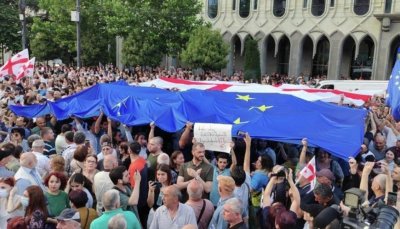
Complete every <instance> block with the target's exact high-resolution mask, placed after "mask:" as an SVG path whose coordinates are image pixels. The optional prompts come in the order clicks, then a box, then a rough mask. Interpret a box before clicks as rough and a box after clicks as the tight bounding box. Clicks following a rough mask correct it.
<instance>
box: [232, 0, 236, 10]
mask: <svg viewBox="0 0 400 229" xmlns="http://www.w3.org/2000/svg"><path fill="white" fill-rule="evenodd" d="M232 10H236V0H232Z"/></svg>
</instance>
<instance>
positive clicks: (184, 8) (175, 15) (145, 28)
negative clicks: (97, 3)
mask: <svg viewBox="0 0 400 229" xmlns="http://www.w3.org/2000/svg"><path fill="white" fill-rule="evenodd" d="M105 4H106V5H107V6H108V9H110V10H109V12H108V14H107V16H106V17H105V18H106V21H107V26H108V30H109V32H110V33H111V34H113V35H118V36H121V37H123V38H124V45H123V51H122V52H123V60H124V62H125V64H128V65H136V64H140V65H152V66H156V65H159V63H160V60H161V57H162V55H163V54H168V55H171V56H174V57H176V56H179V53H180V52H181V51H182V49H183V48H184V46H185V44H186V43H187V41H188V39H189V36H190V34H191V33H192V31H193V30H194V29H195V28H197V27H198V26H199V25H201V24H202V23H203V22H202V20H201V19H199V17H197V15H198V14H199V13H200V10H201V4H200V1H198V0H136V1H134V0H128V1H126V0H108V1H106V3H105Z"/></svg>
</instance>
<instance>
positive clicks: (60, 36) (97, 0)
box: [32, 0, 115, 65]
mask: <svg viewBox="0 0 400 229" xmlns="http://www.w3.org/2000/svg"><path fill="white" fill-rule="evenodd" d="M101 2H102V1H101V0H85V1H81V14H80V18H81V58H82V63H83V65H97V64H98V63H99V62H103V63H106V62H107V61H108V57H109V54H108V53H107V52H108V50H109V44H112V43H115V38H114V37H113V36H111V35H110V34H109V32H108V30H107V24H106V21H105V14H106V13H107V11H108V10H107V9H106V8H105V5H103V4H101ZM75 4H76V2H75V1H74V0H65V1H59V0H39V7H40V8H41V9H43V10H45V11H46V12H47V14H46V16H45V17H42V18H35V20H34V23H33V26H32V44H34V46H32V52H33V54H34V55H35V56H36V57H38V59H39V60H47V59H54V58H55V57H56V56H55V55H58V57H59V58H61V59H62V60H63V62H65V63H69V62H71V60H73V58H74V57H75V56H76V23H74V22H72V21H71V11H73V10H75V9H76V5H75Z"/></svg>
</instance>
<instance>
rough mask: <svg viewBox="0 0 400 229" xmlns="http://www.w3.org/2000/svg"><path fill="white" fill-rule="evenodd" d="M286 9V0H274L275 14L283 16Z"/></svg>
mask: <svg viewBox="0 0 400 229" xmlns="http://www.w3.org/2000/svg"><path fill="white" fill-rule="evenodd" d="M285 11H286V0H274V10H273V13H274V16H275V17H282V16H283V15H284V14H285Z"/></svg>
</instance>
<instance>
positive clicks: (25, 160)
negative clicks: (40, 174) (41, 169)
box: [19, 152, 37, 169]
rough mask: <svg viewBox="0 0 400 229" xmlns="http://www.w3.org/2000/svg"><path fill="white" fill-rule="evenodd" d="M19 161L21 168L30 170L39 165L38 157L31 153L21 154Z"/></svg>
mask: <svg viewBox="0 0 400 229" xmlns="http://www.w3.org/2000/svg"><path fill="white" fill-rule="evenodd" d="M19 160H20V164H21V166H23V167H26V168H29V169H33V168H35V167H36V164H37V159H36V156H35V155H34V154H33V153H31V152H27V153H23V154H21V157H20V159H19Z"/></svg>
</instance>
